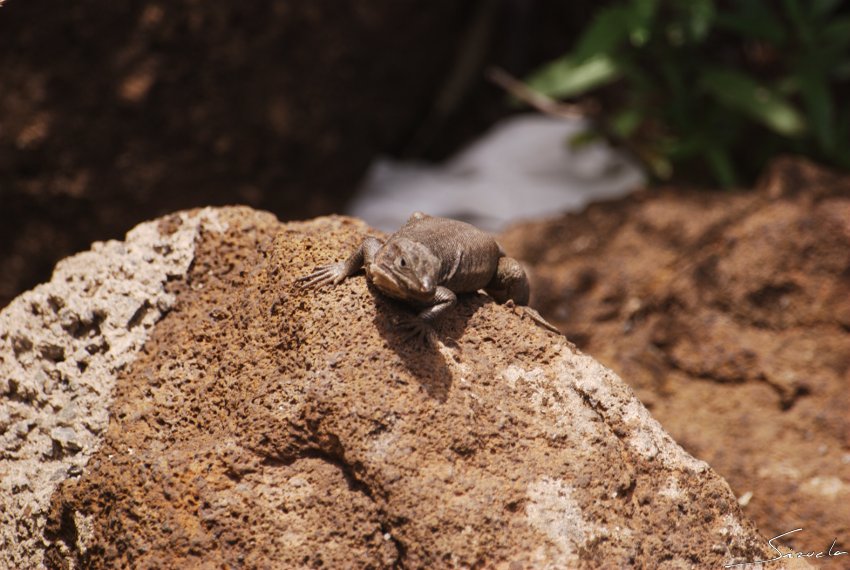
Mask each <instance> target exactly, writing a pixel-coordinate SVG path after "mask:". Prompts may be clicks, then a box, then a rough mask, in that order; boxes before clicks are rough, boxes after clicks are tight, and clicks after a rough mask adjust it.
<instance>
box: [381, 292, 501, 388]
mask: <svg viewBox="0 0 850 570" xmlns="http://www.w3.org/2000/svg"><path fill="white" fill-rule="evenodd" d="M369 292H370V293H371V294H372V296H373V297H374V298H375V305H376V307H377V309H378V310H377V312H376V315H375V326H376V327H377V328H378V331H379V333H380V334H381V336H382V337H384V340H386V341H387V345H388V346H389V347H390V348H391V349H392V350H393V351H394V352H395V353H396V354H397V355H398V356H399V358H401V360H402V362H403V363H404V366H405V367H406V368H407V369H408V371H409V372H410V373H411V374H412V375H413V376H414V377H415V378H416V379H417V381H418V382H419V383H420V385H421V386H422V387H423V388H424V389H425V391H426V392H427V393H428V395H429V396H431V397H432V398H434V399H436V400H438V401H439V402H445V401H446V399H447V398H448V395H449V390H450V389H451V387H452V380H453V378H452V371H451V369H450V368H449V365H448V363H447V362H446V357H445V356H444V355H443V353H442V352H441V351H440V350H439V348H438V346H437V344H436V343H437V342H441V343H443V344H445V345H446V346H449V347H451V346H453V345H455V346H456V345H457V339H459V338H460V337H461V336H462V335H463V331H464V329H466V323H467V321H468V320H469V318H470V317H471V316H472V315H473V314H474V313H475V311H476V310H478V308H479V307H481V306H483V305H484V304H485V303H486V302H487V299H488V298H487V297H486V296H484V295H472V294H464V295H458V303H457V305H456V306H455V307H452V310H451V311H450V312H449V313H448V314H446V315H442V316H441V318H440V319H439V320H438V321H437V322H436V323H434V324H433V326H432V335H431V340H430V341H429V342H421V341H419V340H414V339H410V338H409V337H408V336H406V334H405V332H404V331H402V330H400V328H399V327H400V324H401V322H403V320H404V319H410V318H415V317H416V311H415V309H413V308H412V307H410V306H409V305H407V304H405V303H402V302H400V301H396V300H394V299H389V298H387V297H385V296H384V295H382V294H381V293H380V292H379V291H377V290H376V289H375V288H374V287H372V286H371V285H370V286H369Z"/></svg>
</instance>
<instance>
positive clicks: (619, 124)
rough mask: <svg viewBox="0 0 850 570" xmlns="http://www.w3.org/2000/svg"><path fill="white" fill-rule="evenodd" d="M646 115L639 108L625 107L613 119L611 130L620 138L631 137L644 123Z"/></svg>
mask: <svg viewBox="0 0 850 570" xmlns="http://www.w3.org/2000/svg"><path fill="white" fill-rule="evenodd" d="M643 120H644V115H643V113H642V112H641V111H640V110H639V109H634V108H627V109H623V110H622V111H620V112H619V113H617V114H616V115H614V118H612V119H611V130H612V131H613V132H614V134H615V135H616V136H618V137H620V138H623V139H628V138H630V137H631V136H632V135H633V134H634V132H635V131H636V130H637V128H638V127H639V126H640V125H641V123H643Z"/></svg>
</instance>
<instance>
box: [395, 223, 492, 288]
mask: <svg viewBox="0 0 850 570" xmlns="http://www.w3.org/2000/svg"><path fill="white" fill-rule="evenodd" d="M397 238H407V239H409V240H412V241H415V242H417V243H420V244H422V245H424V246H425V247H427V248H428V249H429V250H430V251H431V252H432V253H433V254H434V255H436V256H437V258H438V259H439V260H440V275H439V282H438V285H442V286H444V287H447V288H448V289H451V290H452V291H454V292H455V293H467V292H472V291H477V290H478V289H482V288H484V287H485V286H486V285H487V284H488V283H489V282H490V280H491V279H492V278H493V275H494V274H495V273H496V268H497V267H498V264H499V258H500V257H502V255H503V253H502V249H501V247H499V244H498V243H497V242H496V240H495V239H494V238H493V236H491V235H490V234H488V233H487V232H484V231H482V230H479V229H478V228H476V227H475V226H473V225H471V224H468V223H466V222H461V221H458V220H451V219H448V218H437V217H432V216H421V217H417V216H414V217H412V218H411V219H410V220H408V222H407V223H406V224H405V225H404V226H402V227H401V229H399V230H398V231H397V232H396V233H394V234H393V235H392V236H390V238H389V239H388V240H387V242H390V241H392V240H394V239H397Z"/></svg>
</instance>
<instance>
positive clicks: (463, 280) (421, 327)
mask: <svg viewBox="0 0 850 570" xmlns="http://www.w3.org/2000/svg"><path fill="white" fill-rule="evenodd" d="M360 268H364V269H365V270H366V277H367V279H369V281H370V282H371V283H372V284H373V285H374V286H375V287H376V288H377V289H378V290H379V291H380V292H381V293H383V294H385V295H387V296H388V297H393V298H395V299H400V300H402V301H405V302H407V303H410V304H412V305H414V306H416V307H421V310H420V312H419V315H418V320H415V321H411V322H409V323H407V325H406V328H408V329H410V331H411V333H413V334H414V335H415V336H419V337H422V338H426V337H427V334H428V330H429V327H428V323H430V322H431V321H433V320H434V319H436V318H437V317H439V316H440V315H441V314H443V313H444V312H445V311H447V310H448V309H450V308H451V307H452V306H453V305H454V304H455V303H456V302H457V296H456V295H455V294H456V293H472V292H475V291H478V290H479V289H484V291H485V292H487V294H489V295H490V296H491V297H493V298H494V299H495V300H496V301H497V302H499V303H505V302H509V301H512V302H513V303H515V304H517V305H527V304H528V297H529V286H528V278H527V277H526V275H525V271H524V270H523V268H522V266H521V265H520V264H519V262H518V261H516V260H515V259H512V258H510V257H506V256H505V253H504V251H502V248H501V247H500V246H499V244H498V243H496V240H495V239H493V237H492V236H491V235H490V234H488V233H486V232H483V231H481V230H479V229H478V228H476V227H475V226H472V225H470V224H467V223H465V222H459V221H457V220H450V219H447V218H436V217H432V216H428V215H425V214H423V213H421V212H416V213H415V214H413V215H412V216H410V219H409V220H407V223H405V224H404V226H402V227H401V229H399V230H398V231H397V232H396V233H394V234H393V235H391V236H390V237H389V238H388V239H387V241H386V242H384V243H381V241H380V240H378V239H376V238H373V237H367V238H366V239H364V240H363V243H362V244H361V245H360V247H358V248H357V250H356V251H355V252H354V253H352V254H351V255H350V256H349V257H348V259H346V260H345V261H339V262H337V263H331V264H328V265H323V266H321V267H317V268H316V270H315V271H314V272H313V273H311V274H309V275H306V276H304V277H301V278H300V279H299V281H300V282H301V284H302V286H303V287H308V288H318V287H322V286H324V285H336V284H338V283H341V282H342V281H343V280H344V279H346V278H347V277H350V276H352V275H354V274H355V273H357V271H358V270H359V269H360ZM526 311H527V312H528V313H529V315H530V316H531V317H532V319H534V321H535V322H537V323H538V324H540V325H542V326H544V327H545V328H547V329H549V330H551V331H553V332H559V331H558V329H556V328H555V327H554V326H552V325H550V324H549V323H548V322H546V321H545V320H544V319H543V317H541V316H540V315H539V314H538V313H537V312H536V311H534V310H533V309H531V308H528V307H526Z"/></svg>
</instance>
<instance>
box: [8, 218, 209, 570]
mask: <svg viewBox="0 0 850 570" xmlns="http://www.w3.org/2000/svg"><path fill="white" fill-rule="evenodd" d="M169 223H170V225H169V226H168V227H169V228H170V229H168V228H166V226H165V225H163V222H149V223H145V224H142V225H140V226H138V227H136V228H135V229H134V230H133V231H131V232H130V233H129V234H127V237H126V240H125V241H123V242H119V241H110V242H107V243H96V244H94V246H93V247H92V249H91V251H88V252H85V253H81V254H78V255H75V256H73V257H70V258H67V259H65V260H63V261H61V262H60V263H59V264H58V265H57V266H56V269H55V271H54V273H53V278H52V279H51V281H50V282H49V283H46V284H43V285H39V286H38V287H36V288H35V289H33V290H32V291H28V292H27V293H24V294H23V295H21V296H19V297H17V298H16V299H15V300H14V301H13V302H12V303H11V304H10V305H9V306H8V307H6V308H5V309H4V310H3V312H2V313H0V394H2V401H0V404H2V405H0V567H2V568H33V567H36V566H38V565H39V563H40V558H41V553H42V548H41V545H42V537H41V535H42V532H43V530H44V522H45V519H46V514H47V508H48V505H49V501H50V496H51V493H52V492H53V490H54V489H55V487H56V486H57V485H58V484H59V483H60V482H61V481H62V480H63V479H65V478H67V477H69V476H78V475H79V474H80V473H81V472H82V469H83V468H84V466H85V465H86V462H87V461H88V459H89V457H91V455H92V454H93V453H94V452H95V450H96V449H97V447H98V445H99V442H100V440H101V438H102V435H103V432H104V430H106V427H107V424H108V421H109V416H108V406H109V403H110V401H111V396H112V391H113V387H114V384H115V379H116V377H117V374H118V372H119V371H120V370H121V369H122V368H123V367H125V366H126V365H127V364H128V363H130V362H132V361H133V360H135V358H136V356H137V354H138V352H139V351H140V350H141V349H142V346H143V345H144V343H145V340H146V339H147V337H148V335H149V334H150V332H151V330H152V328H153V325H154V324H155V323H156V322H157V321H158V320H159V319H160V318H161V317H162V315H163V314H164V313H165V312H167V311H168V310H169V309H170V308H171V307H172V305H173V303H174V300H175V297H174V295H173V294H170V293H168V292H167V291H166V290H165V284H166V283H167V282H168V281H169V280H174V279H181V280H182V279H184V278H185V275H186V273H187V271H188V270H189V267H190V264H191V262H192V260H193V259H194V247H195V239H196V237H197V236H198V234H199V232H200V231H201V229H202V228H207V229H209V230H210V231H216V230H220V229H221V228H220V226H219V222H218V220H217V214H216V213H215V212H213V211H212V210H203V211H200V212H195V213H193V214H191V215H190V214H180V215H178V216H175V217H174V218H172V219H171V220H170V222H169Z"/></svg>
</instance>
